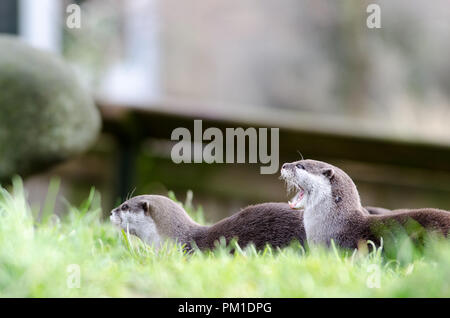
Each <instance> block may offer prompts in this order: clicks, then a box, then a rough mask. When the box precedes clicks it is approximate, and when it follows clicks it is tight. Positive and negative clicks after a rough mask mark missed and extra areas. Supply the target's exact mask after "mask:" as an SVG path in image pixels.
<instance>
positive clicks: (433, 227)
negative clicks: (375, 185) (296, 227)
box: [281, 160, 450, 248]
mask: <svg viewBox="0 0 450 318" xmlns="http://www.w3.org/2000/svg"><path fill="white" fill-rule="evenodd" d="M281 174H282V178H283V179H284V180H286V182H287V183H288V185H290V186H291V187H294V188H296V189H297V190H298V191H299V193H298V194H297V195H296V197H295V200H294V205H295V206H297V207H303V208H304V218H303V221H304V228H305V231H306V237H307V240H308V242H309V243H318V244H329V243H330V241H331V240H332V239H333V240H334V241H335V242H336V243H337V244H338V245H340V246H342V247H346V248H355V247H357V245H358V242H359V241H361V240H372V241H374V242H376V243H379V241H380V237H381V235H382V233H383V230H384V229H385V228H389V227H391V226H392V225H394V224H399V225H400V226H405V225H406V224H407V223H408V222H410V221H411V220H414V221H415V222H417V223H418V224H420V225H421V226H422V227H423V228H424V229H425V230H426V231H428V232H437V233H440V234H443V235H444V236H448V235H449V230H450V213H449V212H448V211H445V210H439V209H433V208H426V209H416V210H408V209H401V210H397V211H393V212H390V213H386V214H382V215H370V214H367V213H365V212H364V209H363V207H362V206H361V201H360V197H359V193H358V190H357V188H356V186H355V184H354V183H353V181H352V179H351V178H350V177H349V176H348V175H347V174H346V173H345V172H344V171H342V170H341V169H339V168H337V167H335V166H333V165H330V164H328V163H326V162H321V161H315V160H300V161H296V162H293V163H286V164H284V165H283V167H282V170H281Z"/></svg>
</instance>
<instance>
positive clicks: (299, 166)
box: [295, 163, 305, 170]
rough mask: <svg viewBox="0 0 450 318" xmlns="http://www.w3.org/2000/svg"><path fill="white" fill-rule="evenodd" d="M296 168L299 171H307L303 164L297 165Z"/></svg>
mask: <svg viewBox="0 0 450 318" xmlns="http://www.w3.org/2000/svg"><path fill="white" fill-rule="evenodd" d="M295 167H296V168H297V169H302V170H305V166H304V165H302V164H301V163H297V164H296V165H295Z"/></svg>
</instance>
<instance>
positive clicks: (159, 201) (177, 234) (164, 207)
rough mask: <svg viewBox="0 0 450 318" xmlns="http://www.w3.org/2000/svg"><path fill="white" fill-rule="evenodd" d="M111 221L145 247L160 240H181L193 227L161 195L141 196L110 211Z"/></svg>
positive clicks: (192, 224)
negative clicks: (137, 238)
mask: <svg viewBox="0 0 450 318" xmlns="http://www.w3.org/2000/svg"><path fill="white" fill-rule="evenodd" d="M110 219H111V222H112V223H113V224H114V225H116V226H118V227H119V228H121V229H123V230H125V231H128V232H129V233H130V234H133V235H135V236H137V237H139V238H140V239H141V240H143V241H144V242H146V243H147V244H154V245H158V244H160V243H161V241H162V240H163V239H167V238H169V239H174V240H181V241H183V240H184V239H186V236H187V235H188V233H189V230H190V227H192V226H195V225H196V224H195V223H194V222H193V221H192V220H191V219H190V218H189V216H188V215H187V213H186V211H185V210H184V209H183V208H182V207H181V206H179V205H178V204H177V203H175V202H174V201H172V200H170V199H169V198H166V197H164V196H161V195H140V196H136V197H134V198H131V199H129V200H127V201H125V202H124V203H122V204H121V205H120V206H118V207H117V208H115V209H113V210H112V211H111V216H110Z"/></svg>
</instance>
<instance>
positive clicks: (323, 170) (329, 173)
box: [321, 168, 334, 179]
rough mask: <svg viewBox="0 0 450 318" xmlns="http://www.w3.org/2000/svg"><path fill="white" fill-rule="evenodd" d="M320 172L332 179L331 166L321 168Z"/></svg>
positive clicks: (332, 171)
mask: <svg viewBox="0 0 450 318" xmlns="http://www.w3.org/2000/svg"><path fill="white" fill-rule="evenodd" d="M321 172H322V174H323V175H324V176H325V177H327V178H328V179H332V178H333V177H334V170H333V168H323V169H322V171H321Z"/></svg>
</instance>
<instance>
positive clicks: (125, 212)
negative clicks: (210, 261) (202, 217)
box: [110, 195, 388, 250]
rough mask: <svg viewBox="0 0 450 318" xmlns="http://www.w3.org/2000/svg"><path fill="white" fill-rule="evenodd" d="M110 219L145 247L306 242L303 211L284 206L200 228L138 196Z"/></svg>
mask: <svg viewBox="0 0 450 318" xmlns="http://www.w3.org/2000/svg"><path fill="white" fill-rule="evenodd" d="M369 209H370V210H369V212H370V213H387V212H385V211H384V209H381V208H376V207H374V208H369ZM386 211H388V210H386ZM369 212H365V213H367V214H368V213H369ZM110 219H111V222H112V223H113V224H115V225H116V226H118V227H120V228H122V229H124V230H125V231H128V232H129V233H130V234H133V235H135V236H137V237H139V238H140V239H141V240H143V241H144V242H146V243H147V244H154V245H156V246H157V245H159V244H160V243H161V242H162V241H163V240H165V239H172V240H176V241H178V242H179V243H181V244H184V245H185V246H186V249H188V250H190V249H191V248H192V246H191V244H192V243H195V244H196V245H197V247H198V248H199V249H201V250H204V249H211V248H214V242H216V241H218V240H219V239H220V238H221V237H224V238H225V239H226V242H227V243H229V242H230V240H231V239H233V238H237V239H238V243H239V245H240V246H241V247H245V246H246V245H248V244H249V243H253V244H254V245H255V247H256V248H257V249H262V248H264V246H265V245H266V244H269V245H271V246H273V247H284V246H287V245H289V244H290V243H291V242H292V241H298V242H299V243H300V244H302V245H303V243H304V241H305V239H306V234H305V230H304V228H303V211H301V210H295V211H292V210H291V208H290V206H289V205H288V204H287V203H275V202H270V203H261V204H256V205H251V206H248V207H246V208H244V209H243V210H241V211H240V212H237V213H235V214H233V215H232V216H230V217H227V218H225V219H223V220H221V221H219V222H218V223H216V224H214V225H212V226H203V225H200V224H197V223H196V222H194V221H193V220H192V219H191V218H190V217H189V215H188V214H187V213H186V211H185V210H184V209H183V208H182V207H181V206H180V205H178V204H177V203H175V202H174V201H172V200H170V199H169V198H167V197H164V196H160V195H141V196H136V197H134V198H131V199H129V200H127V201H125V202H124V203H123V204H121V205H120V206H119V207H118V208H116V209H114V210H112V211H111V216H110Z"/></svg>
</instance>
